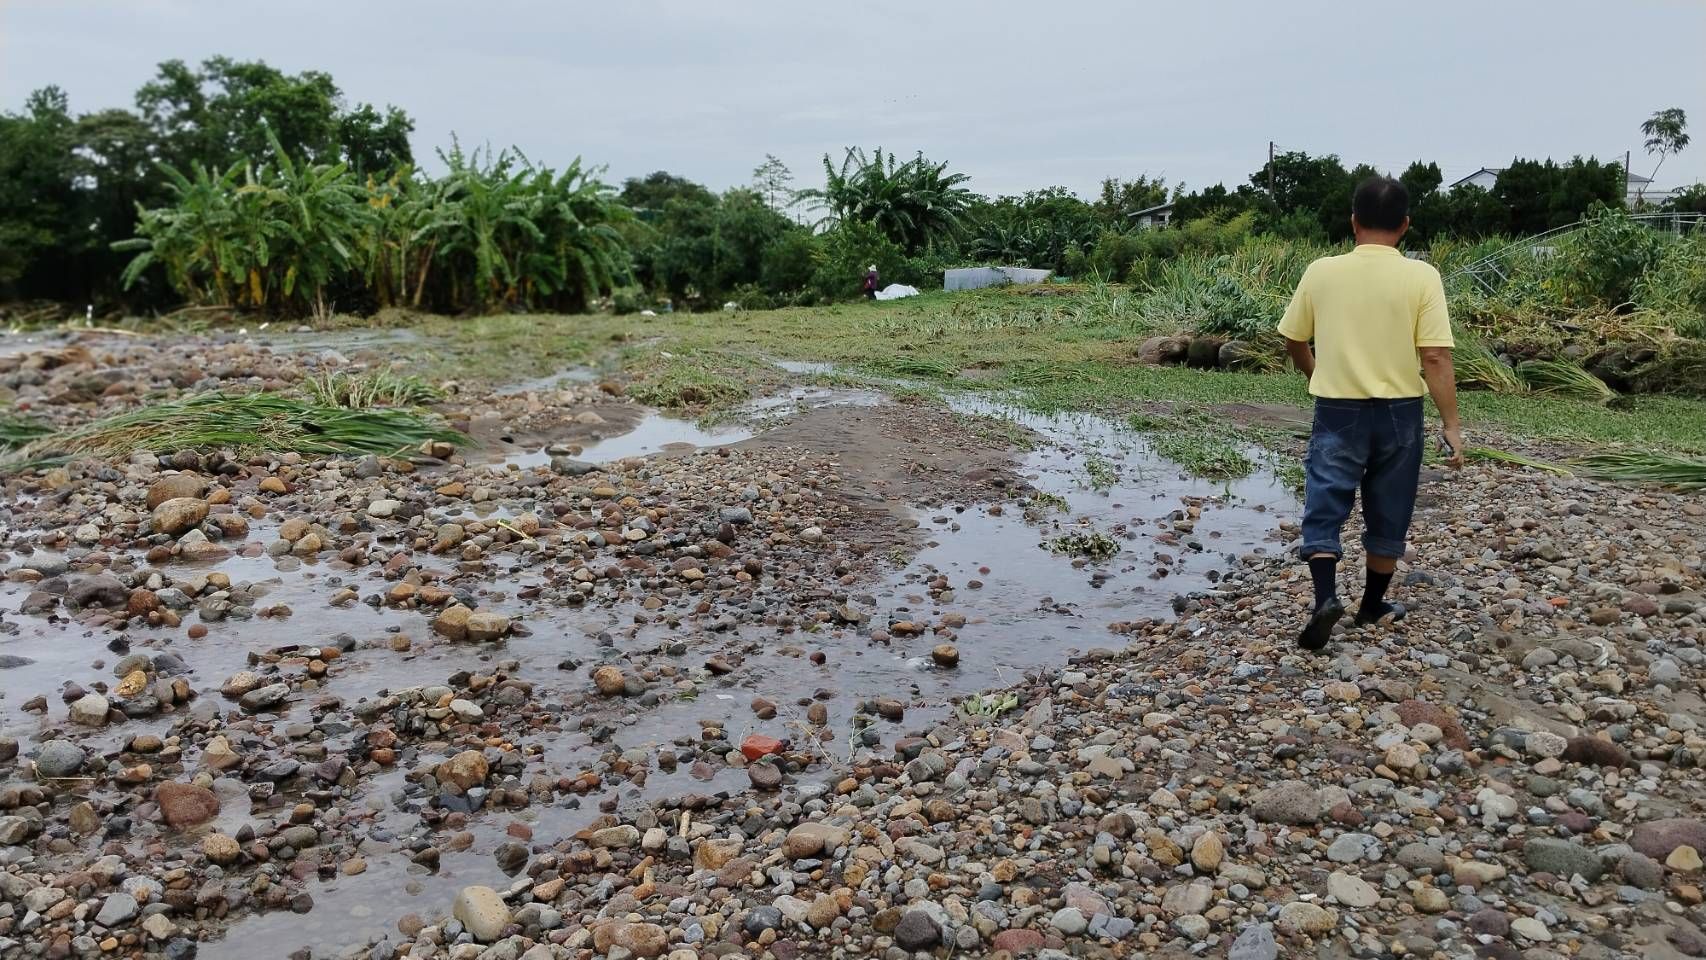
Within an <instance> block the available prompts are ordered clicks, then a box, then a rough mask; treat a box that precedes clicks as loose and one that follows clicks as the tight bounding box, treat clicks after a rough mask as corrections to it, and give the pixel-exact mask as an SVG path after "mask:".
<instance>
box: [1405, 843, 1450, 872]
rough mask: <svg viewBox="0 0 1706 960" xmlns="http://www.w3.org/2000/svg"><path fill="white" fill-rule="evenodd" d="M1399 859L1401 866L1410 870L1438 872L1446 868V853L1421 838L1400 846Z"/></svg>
mask: <svg viewBox="0 0 1706 960" xmlns="http://www.w3.org/2000/svg"><path fill="white" fill-rule="evenodd" d="M1397 860H1398V865H1399V866H1401V867H1404V868H1405V869H1408V870H1421V871H1426V872H1428V873H1438V872H1439V871H1441V870H1443V869H1445V854H1443V853H1441V852H1440V851H1439V850H1437V849H1435V848H1434V847H1432V846H1430V845H1428V844H1426V843H1422V842H1421V841H1419V840H1417V841H1413V842H1411V843H1406V844H1404V845H1403V846H1402V847H1399V848H1398V856H1397Z"/></svg>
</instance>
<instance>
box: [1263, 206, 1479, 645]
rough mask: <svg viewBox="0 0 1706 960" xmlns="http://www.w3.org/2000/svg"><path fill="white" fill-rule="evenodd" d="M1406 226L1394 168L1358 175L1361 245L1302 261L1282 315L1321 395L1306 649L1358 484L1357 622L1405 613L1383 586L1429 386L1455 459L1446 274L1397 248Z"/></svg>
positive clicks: (1312, 446) (1316, 630)
mask: <svg viewBox="0 0 1706 960" xmlns="http://www.w3.org/2000/svg"><path fill="white" fill-rule="evenodd" d="M1409 228H1410V197H1409V194H1408V193H1407V192H1406V191H1405V189H1404V186H1403V184H1400V183H1399V182H1398V181H1396V180H1393V179H1392V178H1390V177H1371V178H1369V179H1368V180H1365V181H1363V183H1362V184H1360V185H1359V186H1358V187H1357V189H1356V195H1355V196H1354V197H1353V198H1352V201H1351V229H1352V231H1353V232H1354V233H1355V234H1356V244H1357V245H1356V249H1355V250H1353V251H1351V252H1350V253H1346V254H1341V255H1339V256H1336V257H1323V258H1321V259H1320V260H1317V261H1315V262H1314V263H1312V264H1310V265H1309V269H1307V270H1305V271H1304V273H1303V279H1302V280H1301V281H1299V282H1298V284H1297V292H1296V293H1295V294H1293V295H1292V299H1291V305H1290V306H1289V307H1287V308H1286V311H1285V317H1284V319H1282V320H1281V321H1280V324H1279V332H1280V335H1281V336H1283V337H1285V347H1286V352H1287V353H1289V354H1290V355H1291V359H1292V361H1293V362H1294V363H1296V364H1297V368H1298V369H1299V370H1302V371H1303V375H1304V376H1306V377H1308V378H1309V392H1310V393H1311V394H1313V395H1314V397H1315V421H1314V427H1313V429H1312V430H1311V432H1310V436H1309V454H1308V456H1307V457H1306V458H1305V459H1304V467H1305V480H1304V505H1303V544H1302V546H1301V548H1300V549H1299V553H1300V554H1301V556H1303V557H1304V558H1306V559H1307V560H1308V561H1309V575H1310V578H1311V579H1312V580H1314V583H1315V606H1314V609H1313V610H1312V611H1311V612H1310V615H1309V622H1308V623H1307V625H1305V626H1304V628H1303V632H1302V634H1301V635H1300V636H1299V637H1298V644H1299V645H1300V646H1302V647H1303V648H1304V649H1306V650H1319V649H1321V648H1322V647H1325V646H1326V645H1327V641H1328V639H1329V638H1331V636H1332V633H1333V625H1334V624H1336V623H1338V622H1339V618H1340V617H1342V616H1344V613H1345V608H1344V605H1343V604H1341V603H1340V602H1339V596H1338V584H1337V577H1338V563H1339V558H1340V556H1342V555H1343V553H1344V550H1343V548H1342V547H1341V546H1340V544H1339V531H1340V529H1341V528H1342V527H1343V526H1344V523H1345V520H1346V518H1348V517H1349V516H1350V513H1351V506H1352V504H1353V502H1354V501H1355V499H1356V495H1357V490H1358V489H1359V488H1360V489H1361V491H1362V515H1363V526H1364V530H1363V535H1362V543H1363V547H1364V549H1365V551H1366V552H1367V554H1368V579H1367V583H1366V585H1365V587H1364V588H1363V594H1362V605H1361V607H1360V608H1358V610H1357V614H1356V623H1357V625H1358V626H1364V625H1367V624H1372V623H1378V622H1380V621H1381V620H1383V619H1388V620H1390V621H1396V620H1399V619H1401V618H1402V617H1403V616H1404V607H1403V605H1402V604H1398V603H1389V602H1387V600H1386V588H1387V586H1388V585H1389V584H1391V582H1392V573H1393V571H1394V570H1395V569H1396V567H1397V564H1398V558H1399V557H1402V556H1403V555H1404V541H1405V538H1406V536H1407V535H1408V533H1409V529H1410V515H1411V513H1412V512H1413V511H1414V509H1415V505H1416V485H1417V481H1418V479H1419V477H1420V474H1421V466H1422V452H1423V445H1424V443H1425V441H1424V440H1423V431H1422V390H1423V388H1424V385H1425V387H1426V389H1427V392H1428V393H1429V394H1430V395H1431V396H1432V397H1433V401H1434V406H1436V407H1437V408H1438V409H1439V415H1440V420H1441V421H1442V423H1443V426H1444V443H1445V447H1446V450H1445V453H1446V456H1447V457H1448V458H1449V459H1448V460H1447V463H1448V464H1449V465H1450V466H1451V467H1452V468H1453V469H1457V468H1460V467H1462V466H1463V436H1462V432H1461V429H1460V427H1459V425H1458V422H1457V384H1456V380H1455V378H1454V377H1453V374H1452V367H1451V347H1452V340H1451V321H1450V319H1449V318H1448V317H1447V315H1446V307H1445V286H1444V284H1442V283H1441V282H1440V277H1439V271H1438V270H1435V269H1434V268H1433V267H1432V266H1431V265H1429V264H1427V263H1424V262H1422V261H1420V260H1411V259H1409V258H1407V257H1405V256H1404V255H1403V254H1402V253H1400V252H1399V251H1398V240H1399V238H1400V237H1402V236H1403V235H1404V231H1406V230H1408V229H1409ZM1310 340H1314V341H1315V349H1314V350H1313V351H1311V350H1310V347H1309V341H1310ZM1418 369H1419V370H1420V373H1419V374H1418V372H1417V371H1418Z"/></svg>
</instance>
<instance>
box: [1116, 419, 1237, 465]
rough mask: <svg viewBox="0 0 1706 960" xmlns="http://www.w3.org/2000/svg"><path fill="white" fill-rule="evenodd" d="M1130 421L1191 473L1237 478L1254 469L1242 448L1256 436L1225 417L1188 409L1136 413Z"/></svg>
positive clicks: (1158, 449)
mask: <svg viewBox="0 0 1706 960" xmlns="http://www.w3.org/2000/svg"><path fill="white" fill-rule="evenodd" d="M1129 422H1130V423H1131V425H1132V428H1133V429H1136V430H1141V431H1143V432H1144V433H1146V434H1147V435H1148V438H1149V445H1150V448H1151V449H1153V450H1154V451H1155V452H1156V453H1157V454H1158V455H1160V456H1162V457H1165V458H1167V459H1168V460H1171V461H1173V462H1174V463H1176V464H1178V465H1179V466H1181V467H1184V468H1185V470H1187V471H1188V472H1189V473H1190V474H1191V475H1192V476H1197V477H1202V478H1204V479H1207V480H1238V479H1242V478H1244V477H1247V476H1249V475H1250V474H1251V473H1253V472H1254V471H1255V469H1256V465H1255V463H1253V462H1252V461H1251V460H1250V458H1249V457H1247V456H1245V455H1244V449H1243V448H1244V447H1245V445H1247V444H1249V443H1252V442H1254V441H1255V440H1256V439H1257V438H1256V437H1255V436H1254V435H1253V434H1251V433H1249V432H1247V428H1243V427H1239V426H1238V425H1236V424H1234V423H1232V422H1231V421H1229V420H1227V419H1226V418H1224V417H1216V416H1213V415H1212V414H1208V413H1204V412H1201V411H1189V410H1187V411H1184V412H1178V413H1173V414H1169V415H1166V416H1153V415H1148V414H1137V415H1135V416H1133V417H1132V418H1131V419H1130V421H1129Z"/></svg>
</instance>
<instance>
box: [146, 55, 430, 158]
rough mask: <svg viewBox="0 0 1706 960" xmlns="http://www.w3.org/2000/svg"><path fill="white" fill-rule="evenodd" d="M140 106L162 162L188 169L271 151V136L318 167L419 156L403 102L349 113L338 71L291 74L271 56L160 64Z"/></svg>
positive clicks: (294, 153) (292, 152)
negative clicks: (194, 64) (411, 148)
mask: <svg viewBox="0 0 1706 960" xmlns="http://www.w3.org/2000/svg"><path fill="white" fill-rule="evenodd" d="M136 107H137V110H138V112H139V113H140V114H141V115H142V118H143V120H145V121H146V122H147V123H148V125H149V127H150V128H151V129H152V130H153V132H154V137H155V140H156V142H157V144H158V149H159V152H160V159H162V160H165V161H166V162H168V163H171V164H172V165H173V166H176V167H178V168H179V169H180V170H188V169H191V168H192V167H194V166H195V165H197V164H207V165H210V166H213V167H217V168H220V169H223V168H225V167H227V166H230V165H231V164H232V163H233V162H236V161H238V160H254V159H256V158H259V157H265V156H268V155H269V152H270V151H271V149H272V146H271V141H270V139H269V138H270V137H277V138H278V142H279V144H280V145H281V146H282V147H283V148H284V152H285V153H286V154H287V155H289V156H290V157H293V158H295V159H297V160H306V161H308V162H311V163H336V162H338V161H339V160H343V161H346V162H348V163H349V164H350V166H351V168H353V169H356V170H357V171H359V172H364V173H375V174H380V175H383V174H387V173H389V172H390V171H392V170H394V169H396V168H397V167H399V166H402V165H403V164H406V163H409V162H410V161H411V159H412V157H411V155H410V151H409V143H408V137H409V133H410V132H412V131H413V130H414V122H413V121H412V120H410V119H409V117H408V115H407V114H406V113H404V112H403V111H402V110H399V109H398V108H396V107H387V108H386V109H385V112H384V113H383V114H381V113H380V112H379V111H378V110H376V109H375V108H374V107H373V106H372V105H371V104H362V105H360V106H358V107H357V108H355V109H354V110H349V111H346V110H345V109H344V98H343V93H342V91H340V90H339V89H338V85H337V83H335V82H334V81H333V80H332V76H331V74H328V73H323V72H321V71H318V70H305V71H303V72H301V73H298V74H294V75H292V74H287V73H285V72H284V71H282V70H279V69H278V68H276V67H273V66H270V65H268V64H266V63H264V62H262V61H259V60H255V61H240V60H233V59H231V58H230V57H210V58H208V59H206V60H204V61H202V63H201V66H200V67H199V68H198V67H191V66H189V65H187V64H185V63H184V62H183V61H182V60H168V61H166V62H165V63H162V64H160V66H159V69H158V71H157V73H156V74H155V77H154V79H153V80H150V81H149V82H147V83H145V84H143V85H142V87H141V88H140V89H139V90H137V92H136Z"/></svg>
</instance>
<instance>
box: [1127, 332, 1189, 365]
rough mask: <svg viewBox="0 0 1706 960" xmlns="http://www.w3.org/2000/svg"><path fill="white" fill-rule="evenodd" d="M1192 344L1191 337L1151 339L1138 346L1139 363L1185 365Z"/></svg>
mask: <svg viewBox="0 0 1706 960" xmlns="http://www.w3.org/2000/svg"><path fill="white" fill-rule="evenodd" d="M1190 342H1191V341H1190V338H1189V337H1150V338H1149V339H1148V340H1145V341H1143V342H1142V343H1141V344H1138V347H1137V359H1138V362H1139V363H1147V364H1151V365H1162V364H1174V363H1183V362H1184V359H1185V351H1186V349H1187V348H1188V347H1189V346H1190Z"/></svg>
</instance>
